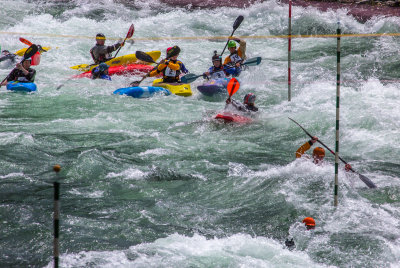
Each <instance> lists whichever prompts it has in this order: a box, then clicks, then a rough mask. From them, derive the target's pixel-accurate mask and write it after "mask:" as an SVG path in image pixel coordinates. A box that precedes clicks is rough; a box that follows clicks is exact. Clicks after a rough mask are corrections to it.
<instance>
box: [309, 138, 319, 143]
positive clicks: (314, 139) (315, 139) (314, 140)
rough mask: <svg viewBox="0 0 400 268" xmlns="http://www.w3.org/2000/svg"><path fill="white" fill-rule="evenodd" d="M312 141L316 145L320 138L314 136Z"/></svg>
mask: <svg viewBox="0 0 400 268" xmlns="http://www.w3.org/2000/svg"><path fill="white" fill-rule="evenodd" d="M310 141H311V142H312V144H314V143H316V142H317V141H318V138H317V137H315V136H313V137H312V139H311V140H310Z"/></svg>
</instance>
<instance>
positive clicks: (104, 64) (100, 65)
mask: <svg viewBox="0 0 400 268" xmlns="http://www.w3.org/2000/svg"><path fill="white" fill-rule="evenodd" d="M107 69H108V65H107V63H104V62H102V63H100V64H99V71H100V72H104V71H105V70H107Z"/></svg>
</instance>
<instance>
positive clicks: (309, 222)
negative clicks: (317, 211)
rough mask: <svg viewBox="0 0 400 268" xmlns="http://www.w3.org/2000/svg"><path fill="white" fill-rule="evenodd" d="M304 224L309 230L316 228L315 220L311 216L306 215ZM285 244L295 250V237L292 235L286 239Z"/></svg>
mask: <svg viewBox="0 0 400 268" xmlns="http://www.w3.org/2000/svg"><path fill="white" fill-rule="evenodd" d="M302 222H303V223H304V225H305V226H306V229H307V231H310V230H314V229H315V220H314V219H313V218H311V217H306V218H304V219H303V221H302ZM285 246H287V247H288V248H289V250H293V249H294V247H295V243H294V239H293V237H291V239H289V238H287V239H286V241H285Z"/></svg>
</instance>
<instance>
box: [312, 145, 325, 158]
mask: <svg viewBox="0 0 400 268" xmlns="http://www.w3.org/2000/svg"><path fill="white" fill-rule="evenodd" d="M313 155H317V156H321V157H324V156H325V150H324V148H321V147H315V149H314V151H313Z"/></svg>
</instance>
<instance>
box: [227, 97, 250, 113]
mask: <svg viewBox="0 0 400 268" xmlns="http://www.w3.org/2000/svg"><path fill="white" fill-rule="evenodd" d="M255 101H256V95H254V94H253V93H248V94H246V96H244V100H243V104H242V103H240V102H238V101H236V100H232V99H231V97H229V98H228V99H227V100H226V105H227V106H228V105H229V104H232V106H233V107H235V109H236V110H238V111H241V112H257V111H258V108H257V107H256V106H255V105H254V103H255ZM225 108H226V107H225Z"/></svg>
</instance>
